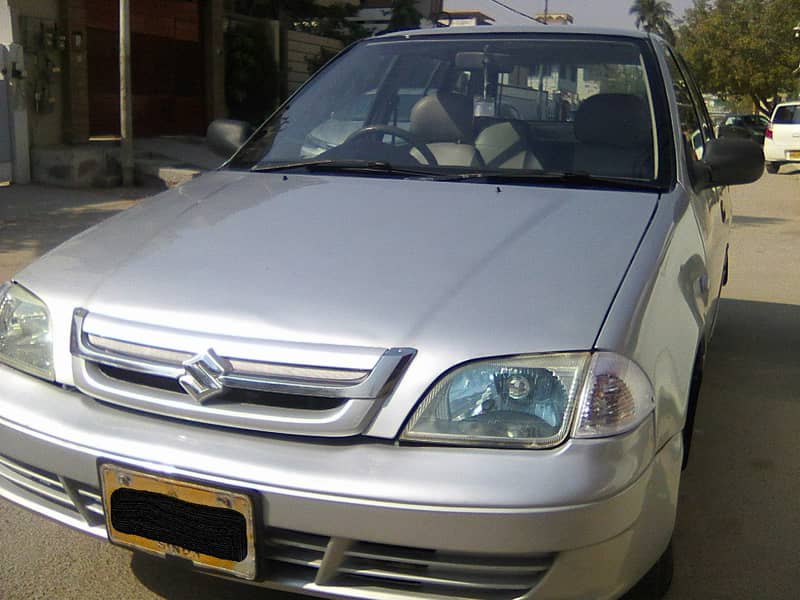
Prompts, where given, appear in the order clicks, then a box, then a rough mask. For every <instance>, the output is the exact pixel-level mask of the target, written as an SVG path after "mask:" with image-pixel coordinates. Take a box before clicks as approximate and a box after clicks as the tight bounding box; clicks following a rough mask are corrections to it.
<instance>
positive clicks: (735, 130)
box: [718, 114, 769, 144]
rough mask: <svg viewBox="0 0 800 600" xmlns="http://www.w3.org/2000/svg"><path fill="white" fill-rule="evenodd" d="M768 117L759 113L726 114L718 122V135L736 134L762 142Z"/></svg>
mask: <svg viewBox="0 0 800 600" xmlns="http://www.w3.org/2000/svg"><path fill="white" fill-rule="evenodd" d="M767 125H769V119H768V118H767V117H765V116H764V115H761V114H746V115H727V116H726V117H725V119H724V120H723V121H722V122H721V123H720V124H719V128H718V135H719V137H727V136H736V137H743V138H749V139H751V140H753V141H754V142H758V143H759V144H763V143H764V132H765V131H766V129H767Z"/></svg>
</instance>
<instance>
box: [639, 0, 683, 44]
mask: <svg viewBox="0 0 800 600" xmlns="http://www.w3.org/2000/svg"><path fill="white" fill-rule="evenodd" d="M628 14H631V15H636V29H644V30H645V31H646V32H647V33H656V34H658V35H660V36H661V37H663V38H664V39H665V40H667V41H668V42H670V43H674V42H675V32H674V31H673V30H672V25H670V22H669V21H670V19H672V17H673V13H672V4H670V3H669V2H666V0H633V5H631V8H630V10H629V11H628Z"/></svg>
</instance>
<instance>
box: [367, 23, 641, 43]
mask: <svg viewBox="0 0 800 600" xmlns="http://www.w3.org/2000/svg"><path fill="white" fill-rule="evenodd" d="M529 33H558V34H571V35H610V36H611V35H613V36H617V37H620V36H621V37H629V38H636V39H644V38H649V37H651V34H649V33H646V32H644V31H637V30H635V29H613V28H603V27H575V26H573V25H543V24H540V23H539V24H536V25H475V26H469V27H431V28H427V29H409V30H405V31H393V32H391V33H385V34H382V35H380V37H381V38H410V37H418V36H429V35H437V36H438V35H444V36H447V35H475V36H479V35H482V36H491V35H497V34H500V35H504V34H529Z"/></svg>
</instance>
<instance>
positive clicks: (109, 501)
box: [100, 464, 257, 579]
mask: <svg viewBox="0 0 800 600" xmlns="http://www.w3.org/2000/svg"><path fill="white" fill-rule="evenodd" d="M100 481H101V484H102V490H103V507H104V508H105V515H106V528H107V530H108V537H109V539H110V540H111V541H112V542H113V543H115V544H119V545H122V546H126V547H128V548H132V549H134V550H143V551H145V552H148V553H150V554H156V555H159V556H168V555H169V556H179V557H181V558H184V559H188V560H190V561H192V563H194V565H195V566H198V567H201V568H205V569H212V570H214V571H221V572H224V573H228V574H230V575H234V576H236V577H241V578H243V579H255V577H256V564H257V563H256V545H255V527H254V525H253V522H254V521H253V500H252V499H251V498H250V496H248V495H247V494H245V493H242V492H239V491H232V490H228V489H224V488H217V487H212V486H207V485H202V484H198V483H192V482H188V481H181V480H178V479H173V478H171V477H164V476H162V475H157V474H155V473H146V472H142V471H137V470H134V469H129V468H127V467H120V466H117V465H111V464H103V465H101V466H100Z"/></svg>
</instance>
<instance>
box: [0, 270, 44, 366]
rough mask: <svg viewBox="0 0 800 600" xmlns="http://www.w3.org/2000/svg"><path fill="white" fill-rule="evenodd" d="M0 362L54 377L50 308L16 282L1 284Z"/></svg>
mask: <svg viewBox="0 0 800 600" xmlns="http://www.w3.org/2000/svg"><path fill="white" fill-rule="evenodd" d="M0 362H4V363H6V364H7V365H10V366H12V367H15V368H17V369H20V370H21V371H25V372H26V373H30V374H31V375H36V376H38V377H43V378H45V379H49V380H51V381H52V380H53V379H55V376H54V374H53V346H52V342H51V340H50V317H49V315H48V312H47V307H46V306H45V305H44V302H42V301H41V300H39V298H37V297H36V296H34V295H33V294H31V293H30V292H29V291H28V290H26V289H25V288H24V287H22V286H21V285H17V284H14V283H7V284H4V285H2V286H0Z"/></svg>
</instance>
